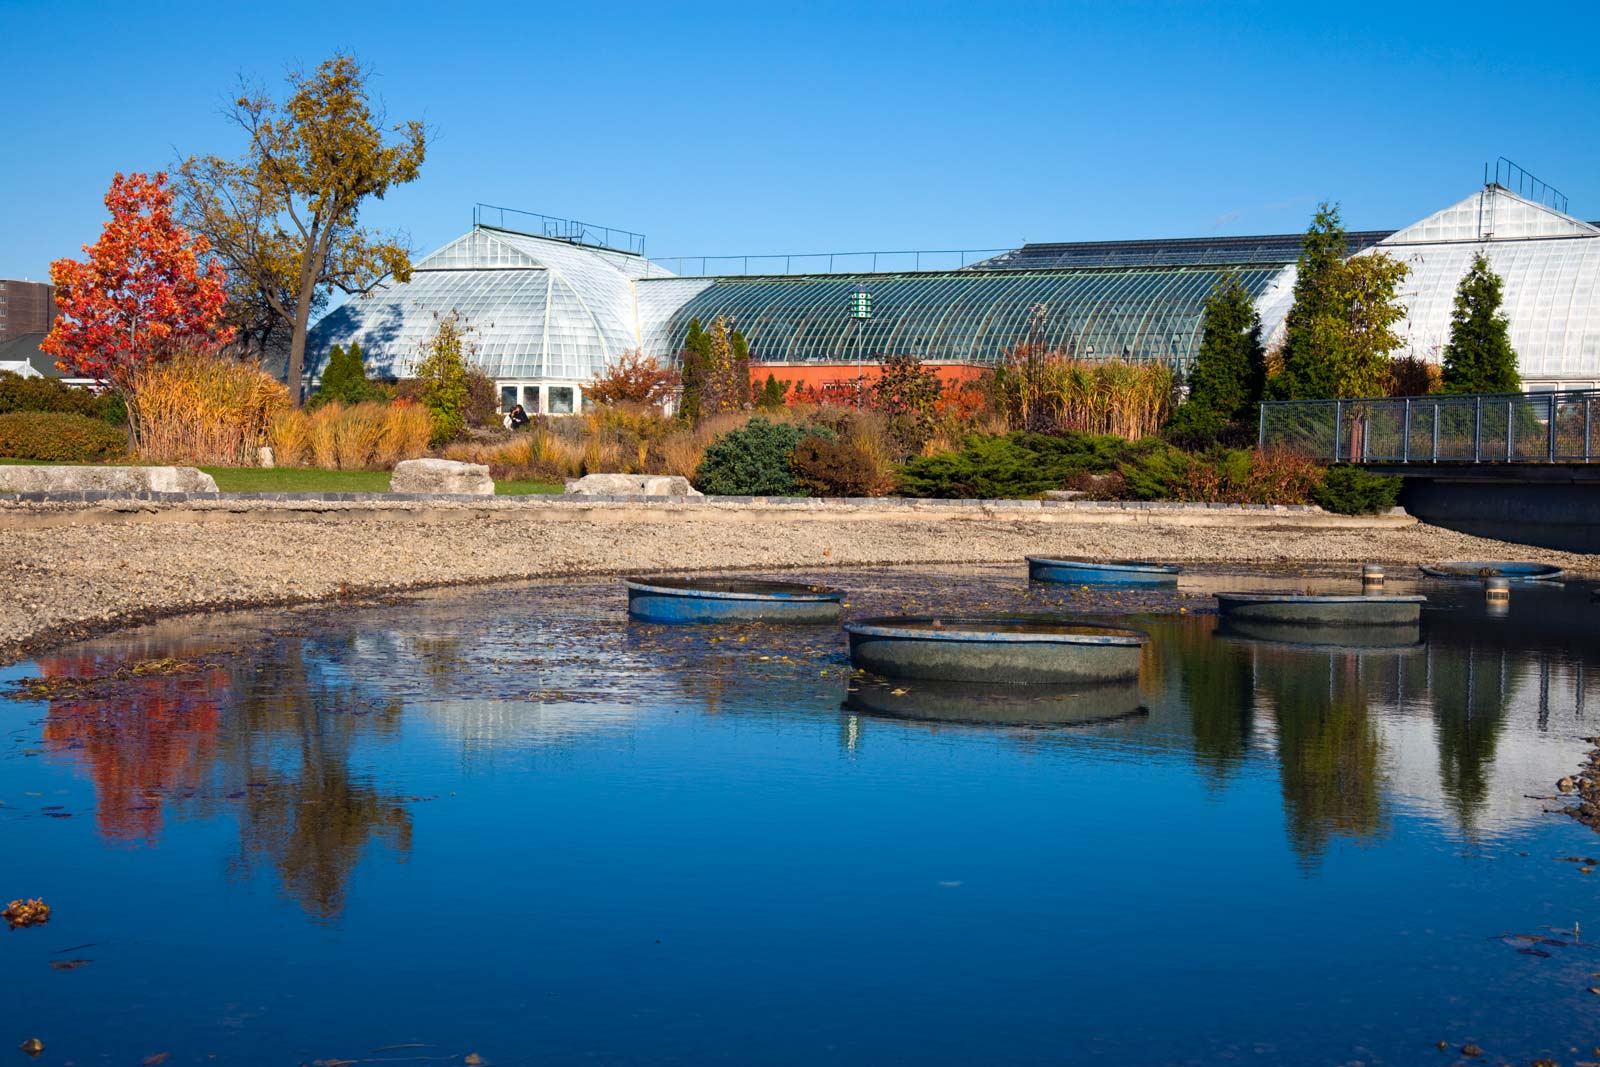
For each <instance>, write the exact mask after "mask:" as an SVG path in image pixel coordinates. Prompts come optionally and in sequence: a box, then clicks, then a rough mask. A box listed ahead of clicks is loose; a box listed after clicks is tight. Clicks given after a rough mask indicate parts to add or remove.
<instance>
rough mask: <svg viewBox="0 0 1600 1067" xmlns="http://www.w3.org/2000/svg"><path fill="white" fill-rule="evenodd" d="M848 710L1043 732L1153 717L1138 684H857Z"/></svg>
mask: <svg viewBox="0 0 1600 1067" xmlns="http://www.w3.org/2000/svg"><path fill="white" fill-rule="evenodd" d="M844 710H846V711H855V712H860V713H862V714H865V715H874V716H878V717H881V718H889V719H907V720H910V721H913V722H926V723H951V724H956V725H965V726H1024V727H1032V728H1037V729H1047V728H1051V727H1068V726H1094V725H1098V724H1100V723H1108V722H1116V721H1118V720H1122V719H1129V718H1133V717H1135V716H1144V715H1148V714H1149V709H1148V708H1146V707H1145V706H1144V703H1143V701H1142V700H1141V699H1140V697H1139V686H1138V685H1137V684H1136V683H1135V682H1131V681H1130V682H1105V683H1101V684H1098V685H1070V686H1066V685H1021V686H1018V685H1007V686H996V685H992V684H990V683H987V682H925V681H920V680H918V681H915V682H910V683H908V684H907V685H905V686H900V685H897V684H896V683H894V682H887V681H882V680H877V679H869V678H854V679H851V682H850V691H849V694H848V695H847V696H846V697H845V701H844Z"/></svg>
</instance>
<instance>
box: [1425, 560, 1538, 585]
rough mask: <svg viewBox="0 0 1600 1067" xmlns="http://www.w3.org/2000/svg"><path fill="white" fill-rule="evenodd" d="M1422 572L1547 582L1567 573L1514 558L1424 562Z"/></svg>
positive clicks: (1450, 575)
mask: <svg viewBox="0 0 1600 1067" xmlns="http://www.w3.org/2000/svg"><path fill="white" fill-rule="evenodd" d="M1421 569H1422V573H1423V574H1426V575H1427V576H1428V577H1429V578H1468V579H1471V580H1473V581H1478V580H1481V579H1483V578H1504V579H1506V580H1507V581H1512V582H1547V581H1550V580H1551V579H1553V578H1559V577H1561V576H1562V575H1563V574H1565V573H1567V572H1566V571H1564V570H1562V569H1561V568H1560V567H1557V566H1555V565H1554V564H1550V563H1517V562H1515V561H1512V560H1495V559H1491V560H1473V561H1468V562H1465V563H1424V564H1422V568H1421Z"/></svg>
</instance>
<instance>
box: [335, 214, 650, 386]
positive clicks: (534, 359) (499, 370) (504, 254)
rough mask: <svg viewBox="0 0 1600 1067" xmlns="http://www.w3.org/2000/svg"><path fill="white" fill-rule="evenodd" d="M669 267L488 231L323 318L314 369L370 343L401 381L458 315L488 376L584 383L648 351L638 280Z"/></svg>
mask: <svg viewBox="0 0 1600 1067" xmlns="http://www.w3.org/2000/svg"><path fill="white" fill-rule="evenodd" d="M666 273H667V272H666V271H664V270H663V269H662V268H660V267H658V266H657V265H656V264H654V263H651V262H650V261H649V260H647V259H644V258H643V257H641V256H635V255H630V254H628V253H625V252H614V251H610V250H605V249H595V248H588V247H581V246H577V245H574V244H571V243H569V242H566V241H562V240H552V239H549V238H543V237H533V236H529V235H526V234H517V233H511V232H508V231H502V230H492V229H489V228H487V227H479V228H477V229H474V230H473V231H472V232H471V233H468V234H466V235H465V236H463V237H460V238H457V239H456V240H454V241H452V242H450V243H449V244H447V245H445V246H444V247H443V248H441V249H439V250H438V251H437V252H434V253H432V254H431V255H428V256H425V257H423V258H422V259H420V260H418V261H417V262H416V264H415V265H414V266H413V267H412V273H411V280H410V281H409V282H406V283H399V282H386V283H384V284H383V285H380V286H378V287H377V288H375V289H374V290H373V291H372V292H370V293H367V294H365V295H362V296H358V297H355V298H354V299H352V300H350V301H348V302H346V303H345V304H343V305H341V306H340V307H338V308H336V309H334V310H333V311H331V312H329V313H328V314H327V315H326V316H324V317H323V318H322V320H321V321H319V322H318V323H317V326H316V329H314V330H313V331H312V332H311V336H310V337H309V338H308V340H307V345H306V368H307V373H308V374H309V375H312V376H315V375H316V374H317V373H318V372H319V371H320V369H321V367H322V364H323V362H324V361H325V360H326V359H327V355H328V351H329V349H331V348H332V346H333V345H334V344H335V343H339V344H350V343H351V342H356V343H359V344H360V345H361V350H362V352H363V353H364V354H365V355H366V359H367V370H368V373H370V374H373V375H374V376H380V377H392V378H404V377H408V376H410V375H411V374H412V373H413V369H414V367H415V365H416V362H417V360H418V358H419V353H420V351H421V348H422V346H423V345H424V344H425V343H426V341H427V340H428V339H429V338H430V337H431V336H432V335H433V332H434V331H435V330H436V329H437V328H438V322H439V319H440V318H441V317H442V316H445V315H449V314H451V313H452V312H454V313H455V314H457V315H458V316H459V317H460V318H461V320H462V322H463V324H464V325H465V326H466V327H467V330H468V334H467V337H468V341H469V343H470V344H471V346H472V349H473V360H474V362H476V363H477V365H478V366H479V367H481V368H482V370H483V372H484V373H485V374H487V375H488V376H489V377H491V378H501V379H504V378H540V379H544V378H552V379H558V380H561V379H565V380H571V381H587V380H589V379H590V378H593V377H594V375H595V374H596V373H597V372H598V371H599V370H600V369H601V368H602V367H604V366H605V365H606V364H607V363H609V362H611V361H612V360H614V359H616V357H617V356H619V355H621V354H622V353H623V352H625V351H627V350H629V349H632V348H637V347H639V326H638V322H639V318H638V312H637V309H636V307H635V303H634V286H633V283H634V282H635V281H636V280H638V279H640V278H648V277H660V276H664V275H666Z"/></svg>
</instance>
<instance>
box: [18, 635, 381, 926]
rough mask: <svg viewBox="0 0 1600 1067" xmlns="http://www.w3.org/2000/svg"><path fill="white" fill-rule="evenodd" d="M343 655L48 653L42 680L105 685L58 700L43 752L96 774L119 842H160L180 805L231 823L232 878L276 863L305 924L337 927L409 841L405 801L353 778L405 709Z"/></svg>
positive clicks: (288, 645) (169, 649)
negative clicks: (364, 754)
mask: <svg viewBox="0 0 1600 1067" xmlns="http://www.w3.org/2000/svg"><path fill="white" fill-rule="evenodd" d="M347 648H348V646H347V644H344V643H339V642H334V643H331V644H330V643H320V644H318V643H309V642H302V641H300V640H297V639H291V640H286V641H281V642H274V643H273V644H271V645H270V646H268V647H267V648H264V649H257V650H255V651H253V652H249V653H243V654H241V653H235V652H232V651H223V650H219V649H218V648H217V647H216V646H215V645H214V644H213V643H212V642H209V641H204V640H198V641H188V642H182V641H180V642H179V643H178V644H176V645H174V646H166V647H164V648H163V649H162V651H163V652H164V653H167V654H168V658H167V659H166V660H145V659H140V660H136V661H134V663H135V666H134V667H132V668H131V669H130V668H129V667H128V664H127V662H126V661H123V662H120V663H119V662H117V661H113V660H112V659H111V658H110V657H109V656H108V655H107V654H104V653H97V654H76V655H61V656H49V657H44V658H42V659H40V660H39V670H40V675H41V677H43V678H45V679H51V680H56V681H62V680H68V679H72V680H82V679H96V678H99V679H102V681H100V682H98V683H95V684H91V685H89V686H88V687H86V688H85V691H84V692H83V693H82V694H81V695H74V696H68V697H63V698H59V699H52V700H50V702H49V710H48V713H47V716H46V719H45V725H44V737H45V740H46V744H47V746H48V750H49V751H51V752H54V753H58V754H61V755H64V756H66V757H67V758H68V759H70V760H72V761H73V762H77V763H81V764H83V765H85V766H86V767H87V770H88V774H89V777H90V778H91V780H92V781H93V782H94V784H95V792H96V797H95V799H96V805H95V817H96V821H97V825H98V827H99V829H100V832H101V833H102V834H103V835H104V836H105V837H107V838H108V839H112V840H116V841H123V842H136V843H143V844H147V845H153V844H156V843H157V842H158V840H159V838H160V836H161V832H162V830H163V827H164V823H165V818H166V816H167V814H168V811H169V809H171V810H172V811H174V812H177V813H180V814H181V813H184V812H187V811H190V810H193V811H195V812H197V813H199V814H201V815H209V814H214V813H216V812H218V811H222V810H226V811H230V812H233V813H235V815H236V818H237V819H238V823H239V832H238V849H237V853H236V855H235V856H234V858H233V859H232V861H231V866H232V868H233V869H234V870H235V871H236V872H237V873H239V874H241V875H249V874H251V873H253V872H254V871H255V870H257V869H258V868H260V867H263V866H265V867H269V868H270V869H272V870H273V871H274V872H275V873H276V874H277V876H278V879H279V882H280V884H281V885H282V887H283V889H284V891H285V892H286V893H287V894H288V895H289V896H290V897H291V898H292V899H294V900H295V901H296V902H297V903H299V904H300V906H301V907H303V908H304V909H305V910H306V911H307V912H308V913H309V914H311V915H313V916H316V917H318V918H324V919H326V918H331V917H333V916H335V915H337V914H338V913H339V912H340V910H341V909H342V908H343V907H344V903H345V886H346V883H347V881H348V879H349V877H350V874H351V872H352V871H353V870H354V869H355V866H356V862H357V860H358V859H359V858H360V856H361V855H362V853H363V852H364V851H365V850H366V849H367V847H368V846H369V845H370V844H372V843H374V842H382V843H385V844H387V845H389V846H390V847H392V848H394V849H395V850H397V851H399V852H402V853H403V852H406V851H408V850H409V848H410V846H411V817H410V814H409V812H408V811H407V810H406V808H405V807H404V805H403V803H402V801H401V800H400V799H399V798H398V797H397V796H396V795H394V793H393V792H392V791H389V790H385V789H382V788H380V787H379V786H378V785H377V784H376V783H375V782H374V781H373V780H372V778H371V777H370V776H369V775H365V774H361V773H358V772H356V771H354V770H353V769H352V767H351V763H352V757H353V754H354V750H355V748H356V747H357V745H358V744H359V743H360V742H362V741H363V740H365V739H390V740H392V739H393V738H394V737H395V736H397V731H398V725H399V721H400V714H401V705H400V704H399V703H398V702H396V701H392V700H388V699H386V698H385V697H384V696H382V694H381V692H378V691H375V690H373V689H372V688H370V687H368V686H363V685H361V684H358V683H357V682H355V681H352V680H349V679H348V678H344V677H341V674H340V672H339V671H338V670H337V668H336V667H334V666H332V665H333V664H335V663H337V661H338V660H339V658H340V657H341V655H342V654H343V653H344V652H345V651H346V650H347ZM219 652H220V653H221V654H219ZM118 667H120V668H121V669H120V670H118V669H117V668H118ZM113 671H115V672H116V673H115V674H114V675H113V674H112V672H113Z"/></svg>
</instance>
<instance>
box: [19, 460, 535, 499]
mask: <svg viewBox="0 0 1600 1067" xmlns="http://www.w3.org/2000/svg"><path fill="white" fill-rule="evenodd" d="M33 462H34V461H32V460H26V459H0V463H12V464H22V463H27V464H31V463H33ZM200 469H201V470H203V471H205V472H206V473H207V474H209V475H211V477H212V478H215V479H216V482H217V488H218V489H220V490H221V491H222V492H224V493H386V492H388V491H389V472H388V471H329V470H321V469H318V468H309V467H202V468H200ZM562 488H563V487H562V486H561V485H560V484H559V483H552V482H526V481H508V482H496V483H494V491H495V493H496V494H497V495H499V496H528V495H530V494H533V493H559V492H561V491H562Z"/></svg>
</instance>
